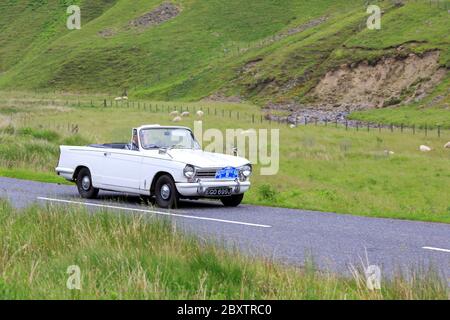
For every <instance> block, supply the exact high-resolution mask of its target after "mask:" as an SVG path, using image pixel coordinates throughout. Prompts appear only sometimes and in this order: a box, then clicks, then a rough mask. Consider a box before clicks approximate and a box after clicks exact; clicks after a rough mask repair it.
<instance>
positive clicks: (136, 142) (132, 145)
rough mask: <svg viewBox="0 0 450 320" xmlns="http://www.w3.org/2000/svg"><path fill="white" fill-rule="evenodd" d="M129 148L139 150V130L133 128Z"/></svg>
mask: <svg viewBox="0 0 450 320" xmlns="http://www.w3.org/2000/svg"><path fill="white" fill-rule="evenodd" d="M127 147H128V150H133V151H139V139H138V135H137V130H133V137H132V138H131V142H130V144H128V146H127Z"/></svg>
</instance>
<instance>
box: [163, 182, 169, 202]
mask: <svg viewBox="0 0 450 320" xmlns="http://www.w3.org/2000/svg"><path fill="white" fill-rule="evenodd" d="M161 198H163V199H164V200H167V199H169V198H170V187H169V186H168V185H167V184H165V185H163V186H162V187H161Z"/></svg>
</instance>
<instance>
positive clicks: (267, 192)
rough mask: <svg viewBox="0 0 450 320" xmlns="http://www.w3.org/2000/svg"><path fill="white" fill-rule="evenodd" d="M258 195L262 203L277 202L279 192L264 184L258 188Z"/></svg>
mask: <svg viewBox="0 0 450 320" xmlns="http://www.w3.org/2000/svg"><path fill="white" fill-rule="evenodd" d="M258 194H259V199H260V200H261V201H274V202H276V200H277V199H276V198H277V194H278V192H277V191H276V190H275V189H274V188H273V187H272V186H271V185H270V184H262V185H260V186H259V188H258Z"/></svg>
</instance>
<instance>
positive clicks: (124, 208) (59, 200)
mask: <svg viewBox="0 0 450 320" xmlns="http://www.w3.org/2000/svg"><path fill="white" fill-rule="evenodd" d="M37 199H38V200H43V201H49V202H61V203H70V204H81V205H85V206H91V207H101V208H108V209H117V210H125V211H135V212H141V213H146V214H159V215H164V216H171V217H178V218H188V219H197V220H207V221H214V222H222V223H230V224H239V225H244V226H250V227H259V228H272V226H268V225H264V224H257V223H249V222H241V221H233V220H223V219H215V218H207V217H196V216H189V215H184V214H176V213H169V212H162V211H155V210H144V209H135V208H128V207H118V206H111V205H104V204H97V203H90V202H79V201H70V200H62V199H52V198H45V197H37Z"/></svg>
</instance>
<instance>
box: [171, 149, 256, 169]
mask: <svg viewBox="0 0 450 320" xmlns="http://www.w3.org/2000/svg"><path fill="white" fill-rule="evenodd" d="M167 153H168V154H169V155H170V156H171V157H172V159H173V160H175V161H179V162H183V163H186V164H191V165H193V166H196V167H200V168H223V167H240V166H243V165H246V164H248V163H249V161H248V160H247V159H245V158H241V157H235V156H231V155H227V154H222V153H213V152H206V151H202V150H190V149H172V150H168V151H167Z"/></svg>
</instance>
